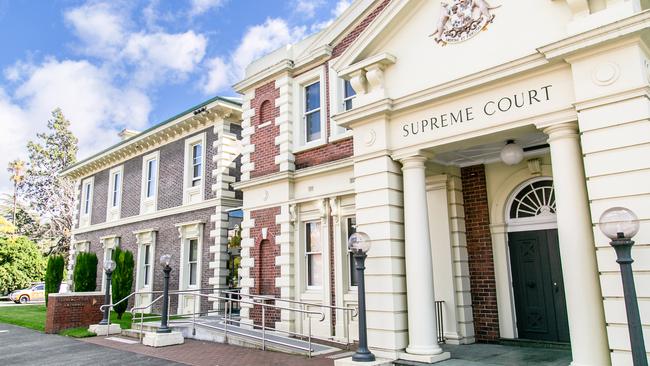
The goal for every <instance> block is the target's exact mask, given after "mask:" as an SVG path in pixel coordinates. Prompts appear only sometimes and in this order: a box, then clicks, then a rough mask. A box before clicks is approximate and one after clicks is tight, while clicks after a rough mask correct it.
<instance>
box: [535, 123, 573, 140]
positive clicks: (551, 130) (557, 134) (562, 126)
mask: <svg viewBox="0 0 650 366" xmlns="http://www.w3.org/2000/svg"><path fill="white" fill-rule="evenodd" d="M542 131H543V132H544V133H545V134H547V135H548V142H549V143H552V142H553V141H557V140H562V139H567V138H569V139H576V140H577V139H578V138H580V133H579V130H578V124H577V123H576V122H567V123H559V124H556V125H552V126H548V127H545V128H544V129H542Z"/></svg>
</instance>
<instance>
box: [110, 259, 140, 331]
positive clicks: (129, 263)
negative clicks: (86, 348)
mask: <svg viewBox="0 0 650 366" xmlns="http://www.w3.org/2000/svg"><path fill="white" fill-rule="evenodd" d="M113 260H114V261H115V270H114V271H113V277H112V279H111V285H112V287H113V304H115V303H117V302H118V301H120V300H122V299H123V298H125V297H127V296H129V295H130V294H131V288H132V287H133V268H134V267H135V262H134V261H133V253H131V252H130V251H128V250H121V249H120V248H115V250H114V251H113ZM127 305H128V301H124V302H122V303H120V304H118V305H117V306H115V307H114V308H113V310H114V311H115V312H116V313H117V318H118V319H122V314H124V312H125V311H126V307H127Z"/></svg>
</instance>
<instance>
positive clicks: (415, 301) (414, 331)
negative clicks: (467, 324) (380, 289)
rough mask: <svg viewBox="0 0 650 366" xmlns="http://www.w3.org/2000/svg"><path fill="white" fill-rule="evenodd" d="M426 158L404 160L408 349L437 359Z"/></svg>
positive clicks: (418, 156)
mask: <svg viewBox="0 0 650 366" xmlns="http://www.w3.org/2000/svg"><path fill="white" fill-rule="evenodd" d="M426 161H427V158H426V157H424V156H420V155H416V156H410V157H407V158H404V159H402V160H401V162H402V175H403V179H404V236H405V244H404V251H405V253H404V254H405V262H406V289H407V292H406V297H407V304H408V326H409V331H408V335H409V345H408V347H407V348H406V352H407V353H408V354H412V355H422V356H435V355H440V354H442V353H443V351H442V348H440V345H438V340H437V334H438V331H437V324H436V312H435V306H434V301H435V295H434V289H433V264H432V260H431V255H430V253H431V239H430V235H429V215H428V209H427V194H426V185H425V166H424V163H425V162H426Z"/></svg>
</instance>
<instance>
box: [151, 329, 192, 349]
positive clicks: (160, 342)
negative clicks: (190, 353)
mask: <svg viewBox="0 0 650 366" xmlns="http://www.w3.org/2000/svg"><path fill="white" fill-rule="evenodd" d="M183 343H185V338H183V334H182V333H181V332H171V333H157V332H145V333H144V338H142V344H144V345H145V346H150V347H166V346H173V345H175V344H183Z"/></svg>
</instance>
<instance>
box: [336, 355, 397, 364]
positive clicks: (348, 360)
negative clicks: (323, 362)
mask: <svg viewBox="0 0 650 366" xmlns="http://www.w3.org/2000/svg"><path fill="white" fill-rule="evenodd" d="M392 364H393V361H391V360H388V359H383V358H378V359H376V360H374V361H372V362H356V361H352V357H346V358H339V359H338V360H334V366H391V365H392Z"/></svg>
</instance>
